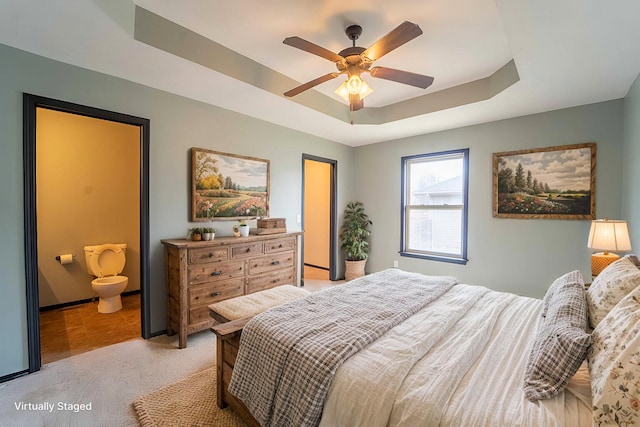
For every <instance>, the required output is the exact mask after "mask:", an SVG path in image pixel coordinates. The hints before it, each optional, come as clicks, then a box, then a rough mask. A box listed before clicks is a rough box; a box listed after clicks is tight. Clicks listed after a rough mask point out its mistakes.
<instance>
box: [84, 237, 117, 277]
mask: <svg viewBox="0 0 640 427" xmlns="http://www.w3.org/2000/svg"><path fill="white" fill-rule="evenodd" d="M106 244H109V245H112V246H117V247H119V248H120V249H122V251H123V252H125V253H126V251H127V244H126V243H105V244H102V245H90V246H85V247H84V260H85V263H86V266H87V273H89V275H90V276H96V275H97V274H96V273H94V272H93V271H92V269H91V257H92V256H93V253H94V252H95V250H96V249H98V248H100V247H102V246H104V245H106Z"/></svg>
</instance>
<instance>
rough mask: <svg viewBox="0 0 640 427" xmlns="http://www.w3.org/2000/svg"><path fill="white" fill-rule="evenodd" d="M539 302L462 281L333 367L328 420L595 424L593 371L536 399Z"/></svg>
mask: <svg viewBox="0 0 640 427" xmlns="http://www.w3.org/2000/svg"><path fill="white" fill-rule="evenodd" d="M541 310H542V302H541V301H540V300H536V299H532V298H525V297H520V296H516V295H513V294H506V293H500V292H495V291H490V290H488V289H486V288H484V287H480V286H469V285H457V286H454V287H453V288H452V289H451V290H450V291H449V292H447V293H446V294H445V295H444V296H442V297H441V298H440V299H439V300H437V301H435V302H433V303H431V304H429V305H428V306H427V307H425V308H424V309H423V310H422V311H420V312H419V313H417V314H416V315H414V316H412V317H411V318H410V319H408V320H406V321H405V322H403V323H401V324H400V325H398V326H396V327H394V328H393V329H392V330H390V331H389V332H387V333H386V334H385V335H383V336H382V337H381V338H379V339H378V340H377V341H375V342H374V343H372V344H371V345H369V346H368V347H366V348H365V349H363V350H361V351H360V352H358V353H357V354H356V355H354V356H352V357H351V358H350V359H349V360H347V362H346V363H344V364H343V365H342V366H341V367H340V368H339V369H338V371H337V372H336V375H335V377H334V379H333V381H332V383H331V387H330V390H329V395H328V397H327V400H326V402H325V406H324V411H323V416H322V421H321V424H320V425H321V426H324V427H339V426H345V427H354V426H363V427H364V426H367V427H375V426H407V427H415V426H451V427H460V426H464V427H471V426H487V427H489V426H491V427H496V426H508V427H515V426H527V427H541V426H544V427H547V426H566V427H572V426H590V425H591V410H590V406H591V404H590V401H589V382H588V377H586V378H585V377H584V374H583V373H582V372H583V371H581V372H579V374H580V375H577V376H576V377H575V378H574V380H572V383H571V384H570V387H569V389H568V390H567V391H565V392H563V393H561V394H560V395H558V396H557V397H556V398H554V399H550V400H545V401H541V402H539V404H535V403H531V402H529V401H528V400H526V398H525V397H524V394H523V392H522V386H523V381H524V372H525V366H526V362H527V357H528V353H529V350H530V346H531V344H532V342H533V339H534V335H535V331H536V328H537V326H538V321H539V320H540V319H541Z"/></svg>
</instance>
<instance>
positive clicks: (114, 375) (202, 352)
mask: <svg viewBox="0 0 640 427" xmlns="http://www.w3.org/2000/svg"><path fill="white" fill-rule="evenodd" d="M215 354H216V346H215V335H214V334H212V333H211V331H208V330H207V331H202V332H199V333H197V334H194V335H190V336H189V345H188V347H187V348H183V349H179V348H178V337H177V335H174V336H172V337H167V336H166V335H161V336H158V337H155V338H152V339H149V340H143V339H136V340H132V341H127V342H123V343H120V344H115V345H112V346H109V347H104V348H101V349H99V350H94V351H90V352H87V353H82V354H79V355H77V356H73V357H69V358H67V359H62V360H58V361H56V362H52V363H49V364H47V365H44V366H43V367H42V369H41V370H40V371H38V372H35V373H33V374H30V375H25V376H23V377H20V378H16V379H14V380H11V381H7V382H4V383H0V426H2V427H24V426H46V427H72V426H78V427H121V426H126V427H129V426H131V427H133V426H138V425H139V421H138V417H137V416H136V412H135V410H134V408H133V405H132V404H131V403H132V402H133V401H134V400H136V399H138V398H139V397H140V396H145V395H147V394H149V393H151V392H153V391H154V390H157V389H159V388H161V387H164V386H166V385H167V384H172V383H174V382H176V381H179V380H181V379H184V378H187V377H189V376H190V375H192V374H194V373H196V372H201V371H203V370H205V369H208V368H211V367H213V366H215ZM61 404H62V405H65V404H78V405H82V404H84V405H85V407H84V409H80V410H78V411H77V412H76V411H75V408H74V407H72V408H71V409H68V408H63V409H61V408H60V405H61ZM88 404H90V406H88ZM44 405H48V406H49V410H47V409H43V408H41V407H40V406H44ZM52 405H53V409H51V406H52Z"/></svg>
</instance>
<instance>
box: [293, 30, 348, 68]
mask: <svg viewBox="0 0 640 427" xmlns="http://www.w3.org/2000/svg"><path fill="white" fill-rule="evenodd" d="M282 43H284V44H286V45H289V46H293V47H297V48H298V49H301V50H304V51H305V52H309V53H313V54H314V55H318V56H321V57H323V58H325V59H328V60H329V61H331V62H340V61H342V59H343V58H342V56H340V55H338V54H337V53H334V52H331V51H330V50H329V49H325V48H323V47H322V46H318V45H317V44H314V43H311V42H309V41H306V40H305V39H301V38H300V37H297V36H294V37H287V38H286V39H284V40H283V41H282Z"/></svg>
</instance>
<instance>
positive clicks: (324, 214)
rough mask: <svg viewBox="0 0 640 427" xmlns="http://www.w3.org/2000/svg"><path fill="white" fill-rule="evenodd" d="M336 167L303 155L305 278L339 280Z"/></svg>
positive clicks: (303, 252) (334, 164) (321, 158)
mask: <svg viewBox="0 0 640 427" xmlns="http://www.w3.org/2000/svg"><path fill="white" fill-rule="evenodd" d="M336 167H337V162H336V161H335V160H331V159H325V158H323V157H318V156H312V155H309V154H303V155H302V176H303V184H302V191H303V194H302V230H303V235H302V260H303V271H302V278H303V283H304V280H307V281H309V280H320V281H327V280H336V275H337V272H336V261H335V257H336Z"/></svg>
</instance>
